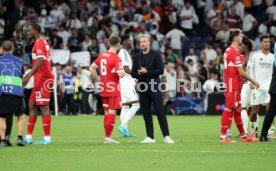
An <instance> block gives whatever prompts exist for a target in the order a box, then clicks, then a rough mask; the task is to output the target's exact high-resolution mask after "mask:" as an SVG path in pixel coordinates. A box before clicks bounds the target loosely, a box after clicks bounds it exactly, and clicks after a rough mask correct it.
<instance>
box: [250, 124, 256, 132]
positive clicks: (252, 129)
mask: <svg viewBox="0 0 276 171" xmlns="http://www.w3.org/2000/svg"><path fill="white" fill-rule="evenodd" d="M254 123H255V122H249V124H250V131H251V132H254Z"/></svg>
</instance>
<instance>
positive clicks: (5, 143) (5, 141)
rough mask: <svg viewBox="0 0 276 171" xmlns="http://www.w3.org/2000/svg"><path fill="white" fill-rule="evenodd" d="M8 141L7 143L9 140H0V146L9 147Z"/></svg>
mask: <svg viewBox="0 0 276 171" xmlns="http://www.w3.org/2000/svg"><path fill="white" fill-rule="evenodd" d="M8 146H9V145H8V143H7V140H1V142H0V147H8Z"/></svg>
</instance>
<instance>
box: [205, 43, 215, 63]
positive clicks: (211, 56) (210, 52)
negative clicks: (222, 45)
mask: <svg viewBox="0 0 276 171" xmlns="http://www.w3.org/2000/svg"><path fill="white" fill-rule="evenodd" d="M204 52H205V54H206V58H207V61H208V62H210V61H214V60H215V59H216V57H217V52H216V51H215V50H214V49H213V46H212V43H211V42H209V43H207V44H206V45H205V49H204Z"/></svg>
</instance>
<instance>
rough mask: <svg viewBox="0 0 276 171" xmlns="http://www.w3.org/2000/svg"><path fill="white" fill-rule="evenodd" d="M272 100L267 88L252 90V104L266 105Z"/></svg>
mask: <svg viewBox="0 0 276 171" xmlns="http://www.w3.org/2000/svg"><path fill="white" fill-rule="evenodd" d="M269 101H270V94H269V93H268V91H265V90H258V89H253V90H251V97H250V103H251V105H265V104H267V103H269Z"/></svg>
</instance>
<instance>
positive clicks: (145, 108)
mask: <svg viewBox="0 0 276 171" xmlns="http://www.w3.org/2000/svg"><path fill="white" fill-rule="evenodd" d="M139 94H140V105H141V110H142V112H143V116H144V120H145V125H146V131H147V136H148V137H150V138H152V139H154V133H153V132H154V130H153V121H152V113H151V105H152V104H153V107H154V109H155V111H156V114H157V118H158V122H159V126H160V128H161V131H162V134H163V136H164V137H165V136H169V134H170V133H169V128H168V121H167V117H166V115H165V112H164V108H163V99H162V93H161V92H150V91H147V92H140V93H139Z"/></svg>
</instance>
